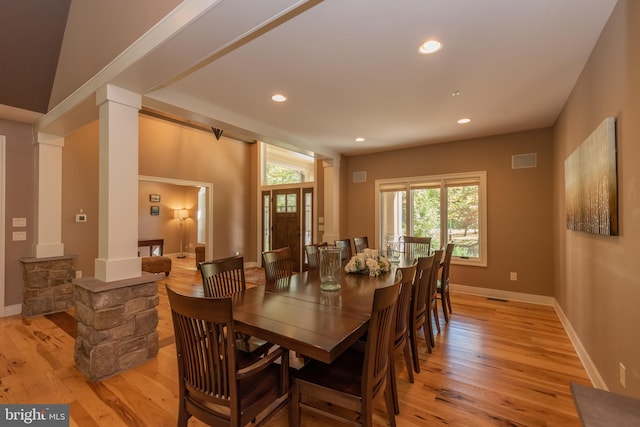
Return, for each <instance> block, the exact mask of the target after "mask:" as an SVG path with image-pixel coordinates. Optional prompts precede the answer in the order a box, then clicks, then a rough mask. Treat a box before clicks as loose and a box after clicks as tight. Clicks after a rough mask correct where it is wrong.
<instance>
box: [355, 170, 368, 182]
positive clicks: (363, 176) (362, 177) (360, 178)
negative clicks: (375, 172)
mask: <svg viewBox="0 0 640 427" xmlns="http://www.w3.org/2000/svg"><path fill="white" fill-rule="evenodd" d="M353 182H367V171H360V172H354V173H353Z"/></svg>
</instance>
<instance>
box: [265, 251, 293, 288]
mask: <svg viewBox="0 0 640 427" xmlns="http://www.w3.org/2000/svg"><path fill="white" fill-rule="evenodd" d="M262 261H263V265H264V271H265V276H266V280H267V282H275V281H277V280H279V279H285V278H289V277H291V274H292V273H293V263H292V261H291V250H290V249H289V247H285V248H280V249H274V250H272V251H266V252H263V253H262Z"/></svg>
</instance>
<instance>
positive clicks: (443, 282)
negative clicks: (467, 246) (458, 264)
mask: <svg viewBox="0 0 640 427" xmlns="http://www.w3.org/2000/svg"><path fill="white" fill-rule="evenodd" d="M454 247H455V243H448V244H447V249H446V250H445V252H444V262H443V263H442V275H441V276H440V279H439V280H438V296H439V297H440V303H441V305H442V313H443V314H444V320H445V321H446V322H448V321H449V314H451V313H453V310H451V296H450V295H449V269H450V268H451V257H452V256H453V249H454Z"/></svg>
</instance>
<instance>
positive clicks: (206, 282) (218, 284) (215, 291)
mask: <svg viewBox="0 0 640 427" xmlns="http://www.w3.org/2000/svg"><path fill="white" fill-rule="evenodd" d="M200 273H201V276H202V286H203V289H204V295H205V296H206V297H213V298H221V297H226V296H230V295H233V294H237V293H238V292H241V291H243V290H245V289H246V287H247V284H246V281H245V277H244V259H243V257H242V256H233V257H229V258H222V259H218V260H213V261H206V262H201V263H200Z"/></svg>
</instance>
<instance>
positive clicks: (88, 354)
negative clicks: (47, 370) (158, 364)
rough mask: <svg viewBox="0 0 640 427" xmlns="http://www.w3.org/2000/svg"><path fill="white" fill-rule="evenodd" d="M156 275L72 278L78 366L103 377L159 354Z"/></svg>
mask: <svg viewBox="0 0 640 427" xmlns="http://www.w3.org/2000/svg"><path fill="white" fill-rule="evenodd" d="M156 280H157V276H155V275H154V274H149V273H144V272H143V273H142V276H141V277H138V278H133V279H126V280H118V281H115V282H109V283H107V282H103V281H100V280H98V279H95V278H84V279H76V280H74V284H75V285H76V295H77V298H76V303H75V315H76V320H77V322H78V332H77V336H76V346H75V362H76V366H77V368H78V369H79V370H80V371H81V372H82V373H83V374H84V375H85V376H86V377H87V378H89V379H90V380H92V381H100V380H103V379H106V378H109V377H112V376H114V375H117V374H119V373H120V372H123V371H126V370H128V369H131V368H134V367H136V366H139V365H141V364H143V363H145V362H146V361H147V360H149V359H152V358H154V357H156V356H157V354H158V332H157V331H156V327H157V326H158V309H157V306H158V301H159V299H158V287H157V284H156Z"/></svg>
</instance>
